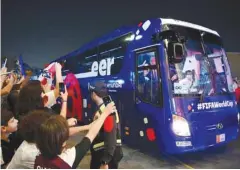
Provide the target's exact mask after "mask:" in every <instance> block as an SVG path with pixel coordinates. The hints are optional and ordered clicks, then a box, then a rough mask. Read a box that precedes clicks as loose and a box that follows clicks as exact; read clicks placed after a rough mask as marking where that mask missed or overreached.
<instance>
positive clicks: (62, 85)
mask: <svg viewBox="0 0 240 170" xmlns="http://www.w3.org/2000/svg"><path fill="white" fill-rule="evenodd" d="M59 91H60V92H63V93H65V87H64V83H59Z"/></svg>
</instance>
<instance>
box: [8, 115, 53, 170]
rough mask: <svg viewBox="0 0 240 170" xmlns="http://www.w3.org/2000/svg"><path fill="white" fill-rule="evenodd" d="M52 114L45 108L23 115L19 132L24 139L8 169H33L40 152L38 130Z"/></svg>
mask: <svg viewBox="0 0 240 170" xmlns="http://www.w3.org/2000/svg"><path fill="white" fill-rule="evenodd" d="M50 116H51V114H49V113H48V112H47V111H45V110H34V111H32V112H31V113H30V114H28V115H26V116H24V117H23V119H22V121H21V122H20V124H19V133H20V135H21V136H22V138H23V140H24V141H23V142H22V144H21V145H20V146H19V148H18V149H17V151H16V152H15V154H14V156H13V158H12V160H11V162H10V163H9V164H8V166H7V169H29V168H30V169H33V167H34V161H35V159H36V156H37V155H39V153H40V152H39V150H38V149H37V147H36V144H35V139H36V135H37V130H38V129H39V127H40V125H41V124H42V123H43V122H44V121H45V120H47V119H48V118H49V117H50Z"/></svg>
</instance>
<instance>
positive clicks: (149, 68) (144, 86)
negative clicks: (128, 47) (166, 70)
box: [136, 50, 161, 105]
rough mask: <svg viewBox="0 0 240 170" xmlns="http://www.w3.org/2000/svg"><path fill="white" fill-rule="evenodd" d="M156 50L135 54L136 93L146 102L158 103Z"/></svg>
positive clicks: (158, 85)
mask: <svg viewBox="0 0 240 170" xmlns="http://www.w3.org/2000/svg"><path fill="white" fill-rule="evenodd" d="M156 55H157V53H156V51H155V50H151V51H145V52H141V53H138V54H137V56H136V57H137V72H136V74H137V94H138V96H139V97H140V98H141V99H142V100H143V101H145V102H147V103H152V104H156V105H160V94H161V91H160V84H159V82H160V81H159V73H158V70H157V68H158V67H157V59H156Z"/></svg>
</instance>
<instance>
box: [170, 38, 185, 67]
mask: <svg viewBox="0 0 240 170" xmlns="http://www.w3.org/2000/svg"><path fill="white" fill-rule="evenodd" d="M183 56H184V50H183V45H182V44H181V43H171V42H170V43H168V57H169V60H170V62H171V63H180V62H182V61H183Z"/></svg>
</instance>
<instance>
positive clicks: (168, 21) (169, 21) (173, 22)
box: [160, 18, 220, 36]
mask: <svg viewBox="0 0 240 170" xmlns="http://www.w3.org/2000/svg"><path fill="white" fill-rule="evenodd" d="M160 19H161V23H162V25H165V24H170V25H179V26H183V27H189V28H194V29H198V30H202V31H205V32H209V33H212V34H215V35H217V36H220V35H219V34H218V33H217V31H214V30H212V29H209V28H206V27H203V26H201V25H197V24H193V23H190V22H185V21H180V20H176V19H170V18H160Z"/></svg>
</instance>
